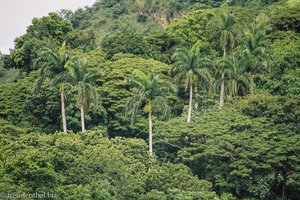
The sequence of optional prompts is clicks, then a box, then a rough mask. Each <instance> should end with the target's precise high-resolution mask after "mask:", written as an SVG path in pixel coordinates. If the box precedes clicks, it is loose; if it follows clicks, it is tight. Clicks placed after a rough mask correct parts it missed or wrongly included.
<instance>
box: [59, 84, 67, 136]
mask: <svg viewBox="0 0 300 200" xmlns="http://www.w3.org/2000/svg"><path fill="white" fill-rule="evenodd" d="M60 101H61V116H62V123H63V131H64V133H67V120H66V111H65V90H64V84H61V86H60Z"/></svg>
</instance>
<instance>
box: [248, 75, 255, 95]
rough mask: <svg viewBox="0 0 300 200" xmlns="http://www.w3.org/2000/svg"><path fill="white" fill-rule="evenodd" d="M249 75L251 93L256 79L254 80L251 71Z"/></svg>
mask: <svg viewBox="0 0 300 200" xmlns="http://www.w3.org/2000/svg"><path fill="white" fill-rule="evenodd" d="M249 76H250V94H253V87H254V81H253V75H252V73H251V72H249Z"/></svg>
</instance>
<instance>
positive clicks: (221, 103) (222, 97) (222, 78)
mask: <svg viewBox="0 0 300 200" xmlns="http://www.w3.org/2000/svg"><path fill="white" fill-rule="evenodd" d="M224 78H225V73H224V71H223V72H222V77H221V91H220V107H221V108H222V107H223V106H224V101H225V83H224Z"/></svg>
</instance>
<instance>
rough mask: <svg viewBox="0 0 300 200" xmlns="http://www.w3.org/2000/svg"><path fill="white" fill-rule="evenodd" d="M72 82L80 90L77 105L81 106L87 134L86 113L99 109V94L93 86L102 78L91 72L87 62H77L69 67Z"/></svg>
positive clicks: (82, 120)
mask: <svg viewBox="0 0 300 200" xmlns="http://www.w3.org/2000/svg"><path fill="white" fill-rule="evenodd" d="M68 71H69V74H70V76H71V81H72V83H74V84H75V85H76V88H77V90H78V94H77V104H78V105H79V106H80V116H81V129H82V132H85V121H84V115H85V112H86V111H89V110H92V111H96V110H97V108H98V93H97V90H96V88H95V87H94V86H93V85H94V84H95V82H96V80H97V79H98V78H99V77H100V74H99V73H95V72H92V71H89V70H88V68H87V66H86V60H76V61H74V62H72V63H71V64H70V65H69V66H68Z"/></svg>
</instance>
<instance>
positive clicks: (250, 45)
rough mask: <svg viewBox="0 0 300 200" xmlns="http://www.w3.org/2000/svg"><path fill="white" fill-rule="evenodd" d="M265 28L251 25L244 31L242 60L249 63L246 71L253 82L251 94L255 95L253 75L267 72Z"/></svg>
mask: <svg viewBox="0 0 300 200" xmlns="http://www.w3.org/2000/svg"><path fill="white" fill-rule="evenodd" d="M265 30H266V28H264V27H261V26H260V27H257V26H255V25H253V24H252V25H250V26H248V27H246V28H245V29H244V44H245V47H244V50H243V52H242V53H243V55H242V58H243V59H245V60H246V61H247V64H246V65H247V67H246V70H247V72H248V73H249V76H250V78H251V79H250V80H251V87H250V93H251V94H252V93H253V85H254V83H253V75H254V74H256V73H259V72H263V71H266V66H267V53H266V47H265V44H264V43H263V41H264V36H265V34H266V33H265Z"/></svg>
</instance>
